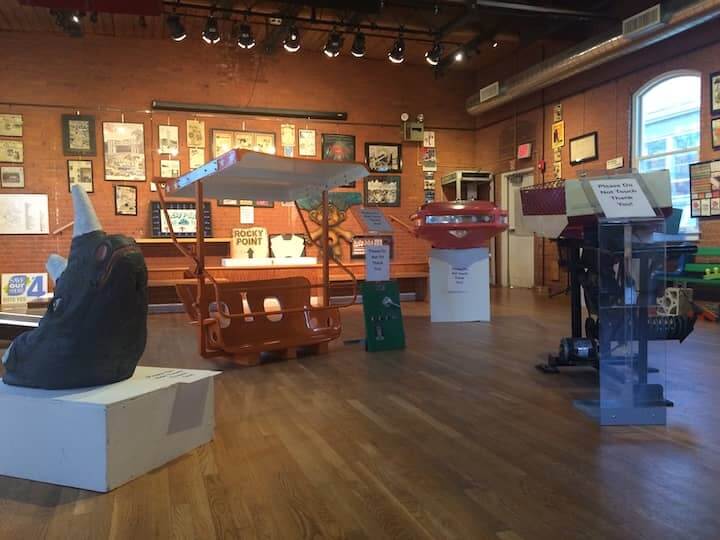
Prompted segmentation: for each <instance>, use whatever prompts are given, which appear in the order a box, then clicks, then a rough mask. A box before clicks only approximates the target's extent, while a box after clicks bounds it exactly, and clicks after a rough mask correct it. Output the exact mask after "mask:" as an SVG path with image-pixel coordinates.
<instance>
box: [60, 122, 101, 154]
mask: <svg viewBox="0 0 720 540" xmlns="http://www.w3.org/2000/svg"><path fill="white" fill-rule="evenodd" d="M60 121H61V124H62V138H63V154H65V155H66V156H94V155H95V152H96V150H95V117H94V116H90V115H87V114H63V115H62V117H61V119H60Z"/></svg>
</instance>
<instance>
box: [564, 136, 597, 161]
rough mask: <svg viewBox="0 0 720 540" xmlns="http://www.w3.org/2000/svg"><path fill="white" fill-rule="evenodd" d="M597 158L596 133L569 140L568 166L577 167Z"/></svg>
mask: <svg viewBox="0 0 720 540" xmlns="http://www.w3.org/2000/svg"><path fill="white" fill-rule="evenodd" d="M597 158H598V134H597V131H593V132H592V133H587V134H585V135H580V136H579V137H575V138H574V139H570V164H571V165H578V164H580V163H585V162H586V161H594V160H596V159H597Z"/></svg>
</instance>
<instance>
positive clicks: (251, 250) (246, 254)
mask: <svg viewBox="0 0 720 540" xmlns="http://www.w3.org/2000/svg"><path fill="white" fill-rule="evenodd" d="M250 208H252V206H251V207H250ZM268 251H269V243H268V233H267V229H266V228H265V227H242V228H239V229H233V231H232V242H231V244H230V257H232V258H233V259H258V258H264V257H267V256H268Z"/></svg>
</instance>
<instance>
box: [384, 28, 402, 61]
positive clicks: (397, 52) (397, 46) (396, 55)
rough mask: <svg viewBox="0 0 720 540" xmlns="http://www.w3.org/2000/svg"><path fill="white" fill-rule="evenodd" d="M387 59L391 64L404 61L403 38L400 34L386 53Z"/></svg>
mask: <svg viewBox="0 0 720 540" xmlns="http://www.w3.org/2000/svg"><path fill="white" fill-rule="evenodd" d="M388 60H390V61H391V62H392V63H393V64H402V63H403V62H404V61H405V40H404V39H403V37H402V35H400V36H398V38H397V39H396V40H395V43H394V44H393V48H392V49H390V52H389V53H388Z"/></svg>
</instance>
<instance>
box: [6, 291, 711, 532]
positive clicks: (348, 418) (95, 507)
mask: <svg viewBox="0 0 720 540" xmlns="http://www.w3.org/2000/svg"><path fill="white" fill-rule="evenodd" d="M493 295H494V314H493V316H494V318H493V322H492V324H434V325H431V324H430V322H429V319H428V309H427V305H426V304H404V305H403V308H404V311H405V323H406V331H407V335H408V348H407V350H406V351H403V352H393V353H376V354H367V353H365V352H364V351H363V350H362V349H361V348H360V346H358V345H347V346H343V345H342V344H341V343H338V344H336V345H335V347H334V348H333V349H332V350H331V354H329V355H327V356H321V357H311V358H305V359H301V360H297V361H295V360H291V361H285V362H277V363H271V364H265V365H262V366H260V367H256V368H247V369H229V370H226V371H225V372H224V373H223V374H222V375H221V376H220V377H218V378H217V379H216V383H215V384H216V400H217V403H216V408H217V429H216V434H215V440H214V442H213V443H212V444H210V445H207V446H205V447H203V448H200V449H198V450H197V451H195V452H193V453H191V454H189V455H186V456H184V457H182V458H179V459H177V460H175V461H174V462H172V463H170V464H169V465H168V466H165V467H163V468H161V469H159V470H156V471H154V472H152V473H150V474H148V475H145V476H144V477H142V478H140V479H138V480H135V481H133V482H131V483H129V484H127V485H125V486H123V487H121V488H119V489H117V490H115V491H113V492H112V493H109V494H106V495H98V494H94V493H91V492H84V491H80V490H75V489H70V488H61V487H55V486H50V485H45V484H40V483H33V482H27V481H22V480H16V479H11V478H4V477H0V539H2V540H5V539H37V538H71V539H82V538H88V539H103V538H122V539H125V538H127V539H137V540H141V539H142V540H144V539H148V538H215V537H217V538H278V539H295V538H348V539H356V538H358V539H359V538H370V539H381V538H408V539H410V538H422V539H428V538H443V539H444V538H457V539H484V538H488V539H501V540H517V539H528V540H529V539H544V538H547V539H559V538H567V539H580V538H598V539H641V538H653V539H665V538H668V539H670V538H672V539H675V538H678V539H680V538H682V539H691V538H707V539H717V538H720V362H719V360H720V354H718V350H719V349H720V326H718V325H711V324H709V323H704V324H701V325H700V326H699V328H698V329H697V331H696V332H695V334H693V335H692V336H691V337H690V338H689V339H688V341H687V342H686V343H685V344H683V345H678V344H672V345H671V347H670V352H671V354H670V357H669V360H668V376H669V380H668V397H669V398H670V399H673V400H674V401H675V402H676V406H675V408H673V409H670V410H669V412H668V418H669V422H668V426H667V427H644V428H641V427H639V428H603V429H600V428H599V427H598V426H597V425H596V424H594V423H593V422H591V421H590V420H588V419H587V418H586V417H585V416H583V415H582V414H581V413H579V412H578V411H576V410H575V409H574V408H573V407H572V405H571V400H572V399H574V398H576V397H582V396H583V395H584V393H585V392H586V391H588V390H590V389H592V387H593V385H594V384H595V383H596V376H595V374H594V373H593V372H592V371H576V372H574V373H564V374H560V375H542V374H540V373H539V372H537V371H536V370H535V369H534V368H533V366H534V364H535V363H537V362H538V361H540V360H541V359H542V357H543V356H544V353H545V352H546V351H549V350H554V349H556V348H557V344H558V338H559V337H560V336H562V335H565V334H566V333H567V301H566V299H564V298H557V299H553V300H548V299H546V298H541V297H539V296H536V295H534V294H533V293H531V292H529V291H523V290H496V291H493ZM344 320H345V332H344V338H345V339H351V338H355V337H359V336H361V335H362V326H361V324H362V323H361V312H360V311H359V309H355V308H353V310H351V311H349V312H348V313H347V314H346V315H345V318H344ZM161 343H163V345H161ZM165 343H166V344H167V345H165ZM194 351H195V343H194V335H193V334H192V333H191V332H189V330H188V327H187V326H186V323H185V319H184V317H181V316H179V315H155V316H152V317H151V321H150V341H149V344H148V348H147V351H146V353H145V356H144V357H143V360H142V363H143V364H145V365H157V366H174V367H203V368H204V367H211V366H212V364H209V363H207V362H205V361H203V360H201V359H199V358H198V357H197V356H196V354H195V352H194ZM1 413H2V415H11V414H13V411H2V412H1ZM0 444H2V421H1V420H0Z"/></svg>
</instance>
